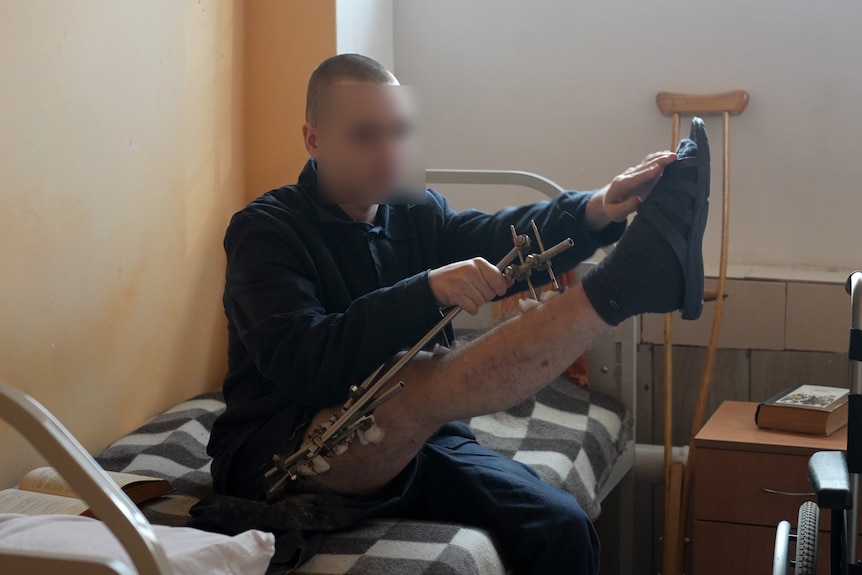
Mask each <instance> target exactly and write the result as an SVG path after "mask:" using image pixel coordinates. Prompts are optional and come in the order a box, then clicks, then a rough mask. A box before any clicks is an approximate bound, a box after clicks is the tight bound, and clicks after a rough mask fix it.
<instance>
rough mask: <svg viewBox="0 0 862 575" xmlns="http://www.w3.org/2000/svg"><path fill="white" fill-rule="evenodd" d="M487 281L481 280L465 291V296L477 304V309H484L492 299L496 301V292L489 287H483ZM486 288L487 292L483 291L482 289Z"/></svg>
mask: <svg viewBox="0 0 862 575" xmlns="http://www.w3.org/2000/svg"><path fill="white" fill-rule="evenodd" d="M484 283H485V280H483V279H479V281H478V282H477V283H475V284H471V285H470V286H469V287H468V288H467V289H466V290H464V295H465V296H466V297H468V298H470V300H471V301H472V302H473V303H474V304H476V306H477V307H482V306H483V305H485V304H486V303H488V302H489V301H491V300H492V299H494V292H493V291H492V290H491V289H490V288H489V287H487V285H483V284H484ZM483 287H484V288H485V290H487V292H485V291H483V289H482V288H483Z"/></svg>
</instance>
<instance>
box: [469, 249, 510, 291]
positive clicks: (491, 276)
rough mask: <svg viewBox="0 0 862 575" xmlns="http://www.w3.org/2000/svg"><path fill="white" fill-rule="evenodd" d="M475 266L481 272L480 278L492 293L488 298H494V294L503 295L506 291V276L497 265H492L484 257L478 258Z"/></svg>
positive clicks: (507, 287)
mask: <svg viewBox="0 0 862 575" xmlns="http://www.w3.org/2000/svg"><path fill="white" fill-rule="evenodd" d="M476 267H478V268H479V271H480V272H482V278H483V279H484V280H485V283H486V284H487V286H488V288H489V289H490V290H491V292H492V293H493V295H492V296H491V297H490V298H488V299H489V300H491V299H494V297H496V296H500V295H504V294H505V293H506V292H507V291H508V289H509V286H508V285H507V281H506V278H505V277H504V276H503V274H501V273H500V270H498V269H497V266H495V265H492V264H491V262H489V261H488V260H486V259H482V258H480V259H479V261H478V262H477V264H476Z"/></svg>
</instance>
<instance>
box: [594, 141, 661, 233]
mask: <svg viewBox="0 0 862 575" xmlns="http://www.w3.org/2000/svg"><path fill="white" fill-rule="evenodd" d="M674 160H676V154H675V153H673V152H668V151H664V152H655V153H653V154H650V155H649V156H647V157H646V158H644V160H643V161H642V162H641V163H640V164H638V165H637V166H632V167H631V168H629V169H628V170H626V171H625V172H623V173H622V174H620V175H619V176H617V177H616V178H614V179H613V181H612V182H611V183H610V184H608V185H607V186H605V187H604V188H603V189H601V190H599V191H598V192H596V193H595V194H594V195H593V197H592V198H590V201H589V202H588V203H587V211H586V220H587V228H589V230H590V231H591V232H597V231H600V230H602V229H604V228H605V227H606V226H607V225H609V224H610V223H611V222H621V221H623V220H625V219H626V218H627V217H629V215H630V214H633V213H634V212H636V211H637V210H638V208H639V207H640V205H641V202H643V201H644V199H646V197H647V196H648V195H649V193H650V192H651V191H652V189H653V187H654V186H655V184H656V182H658V179H659V178H660V177H661V173H662V171H663V170H664V167H665V166H667V165H668V164H670V163H671V162H673V161H674Z"/></svg>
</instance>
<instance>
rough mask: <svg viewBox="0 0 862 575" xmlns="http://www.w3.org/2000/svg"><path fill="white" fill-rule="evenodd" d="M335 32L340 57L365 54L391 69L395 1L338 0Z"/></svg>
mask: <svg viewBox="0 0 862 575" xmlns="http://www.w3.org/2000/svg"><path fill="white" fill-rule="evenodd" d="M335 30H336V51H337V52H338V53H339V54H345V53H353V54H363V55H365V56H368V57H369V58H374V59H375V60H377V61H378V62H380V63H381V64H383V65H384V66H386V67H387V68H389V69H390V70H391V69H392V67H393V61H394V58H393V54H392V0H336V3H335Z"/></svg>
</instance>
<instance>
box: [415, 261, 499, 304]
mask: <svg viewBox="0 0 862 575" xmlns="http://www.w3.org/2000/svg"><path fill="white" fill-rule="evenodd" d="M428 282H429V283H430V284H431V291H432V293H433V294H434V297H435V298H436V299H437V303H438V304H440V306H441V307H449V306H453V305H457V306H460V307H462V308H464V311H466V312H467V313H469V314H470V315H476V314H477V313H478V312H479V308H480V307H482V306H483V305H485V304H486V303H488V302H489V301H491V300H492V299H494V298H495V297H498V296H501V295H503V294H505V293H506V290H508V289H509V287H511V285H512V283H513V282H511V281H509V280H507V279H506V278H505V277H504V276H503V274H501V273H500V270H498V269H497V267H496V266H494V265H493V264H492V263H490V262H489V261H488V260H486V259H483V258H473V259H472V260H465V261H462V262H455V263H453V264H449V265H447V266H443V267H442V268H437V269H436V270H431V272H430V273H429V274H428Z"/></svg>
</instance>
